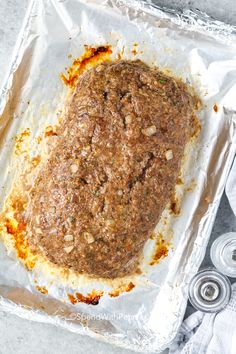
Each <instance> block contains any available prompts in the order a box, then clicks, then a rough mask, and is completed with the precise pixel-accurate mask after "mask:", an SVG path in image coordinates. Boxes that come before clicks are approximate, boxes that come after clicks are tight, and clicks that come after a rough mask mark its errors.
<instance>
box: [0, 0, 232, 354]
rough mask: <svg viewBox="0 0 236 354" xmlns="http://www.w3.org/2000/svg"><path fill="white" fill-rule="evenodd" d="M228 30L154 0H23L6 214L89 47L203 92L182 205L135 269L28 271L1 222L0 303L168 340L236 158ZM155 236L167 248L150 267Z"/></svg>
mask: <svg viewBox="0 0 236 354" xmlns="http://www.w3.org/2000/svg"><path fill="white" fill-rule="evenodd" d="M235 33H236V30H235V28H234V27H232V26H229V25H226V24H223V23H221V22H219V21H213V20H212V19H210V18H209V17H208V16H206V15H204V14H202V13H195V12H191V11H185V12H184V13H178V12H176V11H172V10H168V9H161V8H159V7H157V6H155V5H153V4H152V3H151V2H144V1H135V0H129V1H121V0H105V1H101V0H88V1H85V0H84V1H83V0H64V1H63V0H61V1H60V0H38V1H37V0H33V1H31V2H30V4H29V7H28V11H27V14H26V17H25V20H24V23H23V26H22V30H21V32H20V33H19V38H18V41H17V44H16V48H15V51H14V56H13V59H12V63H11V69H10V71H9V73H8V76H7V79H6V81H5V83H4V85H3V87H2V90H1V97H0V116H1V118H0V150H1V151H0V166H1V169H0V193H1V198H0V200H1V213H2V214H4V210H5V208H6V203H7V198H8V196H9V194H11V191H12V189H13V186H14V183H16V181H17V180H18V179H19V177H20V176H21V175H22V173H23V171H25V170H26V167H27V166H28V161H29V159H31V160H32V159H35V161H36V158H37V157H38V156H39V155H43V154H44V155H47V148H46V147H47V144H48V139H49V138H50V139H52V140H53V139H56V137H55V136H53V133H45V131H46V132H50V131H53V126H54V125H56V124H59V123H60V119H61V117H62V114H63V113H62V112H63V107H64V104H65V100H66V97H67V95H68V88H67V87H66V85H65V84H64V83H63V80H61V74H62V73H63V74H65V75H66V71H67V69H66V68H69V67H70V66H71V65H72V63H73V61H74V60H75V59H76V58H78V57H80V56H81V55H83V53H84V51H85V46H87V47H86V48H88V47H93V48H95V47H98V46H110V47H111V48H112V54H111V59H114V60H115V59H119V58H124V59H138V58H139V59H141V60H143V61H144V62H146V63H147V64H149V65H150V66H158V67H159V68H160V69H161V70H163V71H165V72H168V73H171V75H174V76H176V77H180V78H182V80H183V81H184V82H186V83H188V84H189V85H190V86H192V87H193V88H194V91H195V92H196V94H197V95H198V96H199V97H200V99H201V101H202V108H201V109H200V111H199V113H198V118H199V121H200V124H201V132H200V135H199V137H198V138H197V139H196V141H194V142H192V144H189V146H188V147H187V148H186V153H185V159H184V160H185V161H184V162H183V167H182V172H181V173H182V174H181V179H182V180H183V183H181V186H178V187H176V198H177V199H178V201H179V208H180V210H179V212H178V213H173V212H170V206H167V208H166V210H165V211H164V213H163V217H162V218H161V220H160V222H159V223H158V225H157V227H156V230H155V234H156V235H159V236H158V237H159V238H157V240H155V237H154V239H151V240H148V242H147V244H146V246H145V249H144V255H143V261H142V273H141V274H140V275H135V276H133V277H127V278H126V279H118V280H117V281H116V282H114V283H109V282H106V281H104V280H102V279H97V280H96V281H95V280H93V279H92V280H91V279H86V277H79V276H78V277H77V276H76V274H74V275H72V274H70V276H68V274H67V275H66V276H65V274H64V279H62V278H63V277H62V272H57V271H56V270H55V271H54V272H51V269H47V270H45V269H44V270H43V264H36V265H35V266H32V267H31V268H30V267H28V269H27V267H26V266H25V264H24V262H22V260H21V259H19V257H18V256H17V253H16V252H15V250H14V242H13V243H12V242H11V241H10V240H9V242H8V241H7V237H8V236H7V235H6V229H5V228H4V226H1V229H0V234H1V239H2V240H1V243H0V262H1V267H0V306H1V308H2V309H4V310H6V311H9V312H11V313H13V314H15V315H18V316H21V317H23V318H28V319H29V320H34V321H42V322H45V323H52V324H54V325H57V326H60V327H62V328H65V329H68V330H70V331H73V332H75V333H80V334H87V335H90V336H92V337H94V338H97V339H101V340H105V341H107V342H109V343H111V344H115V345H118V346H122V347H125V348H129V349H132V350H136V351H140V352H146V353H148V352H154V351H155V352H160V351H162V350H163V349H165V348H166V347H167V346H168V344H169V343H170V342H171V340H172V339H173V338H174V336H175V335H176V333H177V331H178V328H179V326H180V324H181V321H182V318H183V316H184V312H185V308H186V303H187V290H188V283H189V281H190V280H191V278H192V276H193V275H194V274H195V273H196V272H197V270H198V267H199V266H200V264H201V261H202V259H203V257H204V254H205V250H206V246H207V243H208V240H209V237H210V234H211V229H212V226H213V223H214V219H215V216H216V212H217V208H218V205H219V202H220V198H221V195H222V193H223V190H224V186H225V182H226V178H227V175H228V172H229V169H230V167H231V164H232V161H233V158H234V156H235V144H236V135H235V131H236V99H235V97H236V36H235ZM51 127H52V128H51ZM50 129H52V130H50ZM45 136H46V137H47V139H44V138H45ZM160 235H162V237H163V239H164V241H165V244H166V245H168V252H163V254H162V255H165V257H161V258H160V259H159V261H158V262H156V264H153V265H150V257H151V256H150V254H153V249H154V248H155V247H156V242H157V243H158V242H160ZM167 253H168V255H167ZM39 263H40V262H39ZM47 266H48V265H47ZM45 267H46V266H45ZM49 268H50V267H49ZM117 289H118V290H117ZM78 293H79V294H82V295H83V296H84V297H86V295H87V294H90V295H91V294H95V293H96V296H95V297H96V299H95V300H94V299H93V303H91V302H90V303H88V302H89V301H87V300H86V301H87V303H85V302H86V301H85V300H83V299H84V298H83V297H81V295H80V298H79V296H78ZM68 294H69V296H68ZM76 294H77V295H76ZM99 294H100V295H99ZM81 298H82V300H83V301H81ZM86 299H87V298H86ZM94 305H96V306H94Z"/></svg>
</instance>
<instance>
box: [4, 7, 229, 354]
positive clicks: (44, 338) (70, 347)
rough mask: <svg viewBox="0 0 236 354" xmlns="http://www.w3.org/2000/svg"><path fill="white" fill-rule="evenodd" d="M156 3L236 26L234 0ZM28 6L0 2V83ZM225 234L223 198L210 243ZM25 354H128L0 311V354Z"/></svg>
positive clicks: (226, 207)
mask: <svg viewBox="0 0 236 354" xmlns="http://www.w3.org/2000/svg"><path fill="white" fill-rule="evenodd" d="M155 2H156V3H157V4H159V5H164V4H165V6H167V7H174V8H177V7H179V8H183V7H187V8H192V9H195V8H197V9H200V10H202V11H205V12H207V13H208V14H210V15H212V16H213V17H215V18H217V19H219V20H222V21H224V22H227V23H231V24H234V25H236V4H235V0H191V1H187V0H182V1H181V0H155ZM27 4H28V0H0V82H2V80H3V77H4V74H5V72H6V70H7V68H8V64H9V58H10V57H11V54H12V50H13V47H14V44H15V41H16V38H17V35H18V33H19V29H20V26H21V24H22V20H23V17H24V14H25V11H26V7H27ZM228 231H236V218H235V216H234V215H233V213H232V211H231V209H230V207H229V204H228V201H227V199H226V197H225V196H223V198H222V201H221V205H220V208H219V211H218V214H217V217H216V221H215V225H214V228H213V231H212V235H211V240H210V243H212V241H213V240H214V239H215V238H216V237H218V236H219V235H221V234H222V233H224V232H228ZM208 265H210V260H209V251H208V250H207V253H206V257H205V259H204V261H203V266H208ZM192 311H193V309H192V307H191V306H188V308H187V314H189V313H191V312H192ZM26 352H29V353H33V354H43V353H50V354H51V353H52V354H54V353H56V354H61V353H70V354H73V353H78V354H79V353H94V352H96V353H97V354H100V353H101V354H102V353H104V352H106V353H111V354H115V353H119V354H125V353H130V351H127V350H124V349H120V348H116V347H113V346H111V345H109V344H105V343H102V342H98V341H95V340H93V339H91V338H89V337H87V336H80V335H77V334H73V333H70V332H67V331H64V330H61V329H58V328H56V327H54V326H51V325H47V324H43V323H36V322H31V321H26V320H23V319H20V318H18V317H15V316H13V315H9V314H7V313H4V312H1V311H0V354H3V353H4V354H13V353H14V354H15V353H17V354H18V353H19V354H21V353H22V354H25V353H26ZM199 354H200V353H199Z"/></svg>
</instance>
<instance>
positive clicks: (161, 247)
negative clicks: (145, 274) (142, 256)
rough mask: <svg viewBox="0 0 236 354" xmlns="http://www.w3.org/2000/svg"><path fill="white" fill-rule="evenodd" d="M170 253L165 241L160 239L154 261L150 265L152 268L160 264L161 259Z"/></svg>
mask: <svg viewBox="0 0 236 354" xmlns="http://www.w3.org/2000/svg"><path fill="white" fill-rule="evenodd" d="M168 253H169V249H168V247H167V245H166V244H165V240H164V239H163V238H160V239H159V240H158V241H157V244H156V250H155V253H154V256H153V257H152V261H151V262H150V263H149V264H150V265H151V266H152V265H155V264H158V263H159V261H160V259H162V258H164V257H167V256H168Z"/></svg>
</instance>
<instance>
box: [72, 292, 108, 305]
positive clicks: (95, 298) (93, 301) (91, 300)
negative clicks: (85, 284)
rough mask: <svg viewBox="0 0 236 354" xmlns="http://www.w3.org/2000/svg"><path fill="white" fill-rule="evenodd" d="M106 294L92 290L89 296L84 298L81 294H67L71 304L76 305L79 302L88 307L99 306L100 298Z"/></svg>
mask: <svg viewBox="0 0 236 354" xmlns="http://www.w3.org/2000/svg"><path fill="white" fill-rule="evenodd" d="M103 294H104V292H103V291H101V290H92V292H91V293H89V294H88V295H87V296H84V295H83V294H81V293H75V295H72V294H69V293H68V294H67V296H68V299H69V300H70V302H71V303H72V304H73V305H75V304H77V303H78V302H83V303H84V304H87V305H98V304H99V300H100V298H101V297H102V296H103Z"/></svg>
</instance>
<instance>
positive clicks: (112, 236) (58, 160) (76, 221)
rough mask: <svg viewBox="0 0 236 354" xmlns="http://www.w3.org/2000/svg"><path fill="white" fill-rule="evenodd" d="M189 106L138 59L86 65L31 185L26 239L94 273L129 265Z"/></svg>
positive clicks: (159, 197)
mask: <svg viewBox="0 0 236 354" xmlns="http://www.w3.org/2000/svg"><path fill="white" fill-rule="evenodd" d="M196 105H197V100H196V98H195V97H194V96H192V95H191V94H190V93H189V92H188V90H187V87H186V85H185V84H183V83H182V82H181V81H178V80H175V79H173V78H171V77H169V76H167V75H165V74H163V73H162V72H160V71H158V70H157V69H151V68H150V67H148V66H147V65H146V64H144V63H143V62H141V61H139V60H137V61H125V60H123V61H117V62H107V63H104V64H100V65H99V66H97V67H96V68H94V69H90V70H88V71H87V72H85V73H84V74H83V75H82V76H81V77H80V78H79V81H78V84H77V87H76V88H75V91H74V93H73V96H72V98H71V99H70V101H69V102H68V103H67V107H66V114H65V118H64V120H63V122H62V123H61V126H60V128H59V130H58V137H57V143H56V146H55V148H54V149H53V151H52V153H51V154H50V156H49V158H48V159H47V161H46V162H45V164H44V165H43V166H42V169H41V171H40V172H39V174H38V176H37V178H36V181H35V186H34V187H33V188H32V190H31V191H30V209H29V211H28V218H27V224H28V238H29V243H30V246H31V248H32V249H33V250H34V251H36V252H37V253H39V254H43V255H44V256H46V258H48V259H49V260H50V261H51V262H53V263H55V264H57V265H60V266H64V267H69V268H72V269H73V270H75V271H78V272H79V273H86V274H89V275H92V276H94V277H105V278H115V277H118V276H124V275H127V274H131V273H134V272H135V271H136V270H137V269H138V265H139V261H140V257H141V254H142V251H143V247H144V244H145V242H146V241H147V239H148V238H149V236H150V234H151V232H152V231H153V229H154V227H155V225H156V224H157V222H158V220H159V218H160V216H161V213H162V211H163V209H164V208H165V207H166V205H167V203H168V202H169V200H170V198H171V196H172V195H173V192H174V187H175V184H176V179H177V177H178V174H179V170H180V165H181V159H182V157H183V152H184V148H185V145H186V142H187V141H188V139H189V137H190V135H191V134H192V130H193V123H192V122H193V115H194V111H195V110H196Z"/></svg>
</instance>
